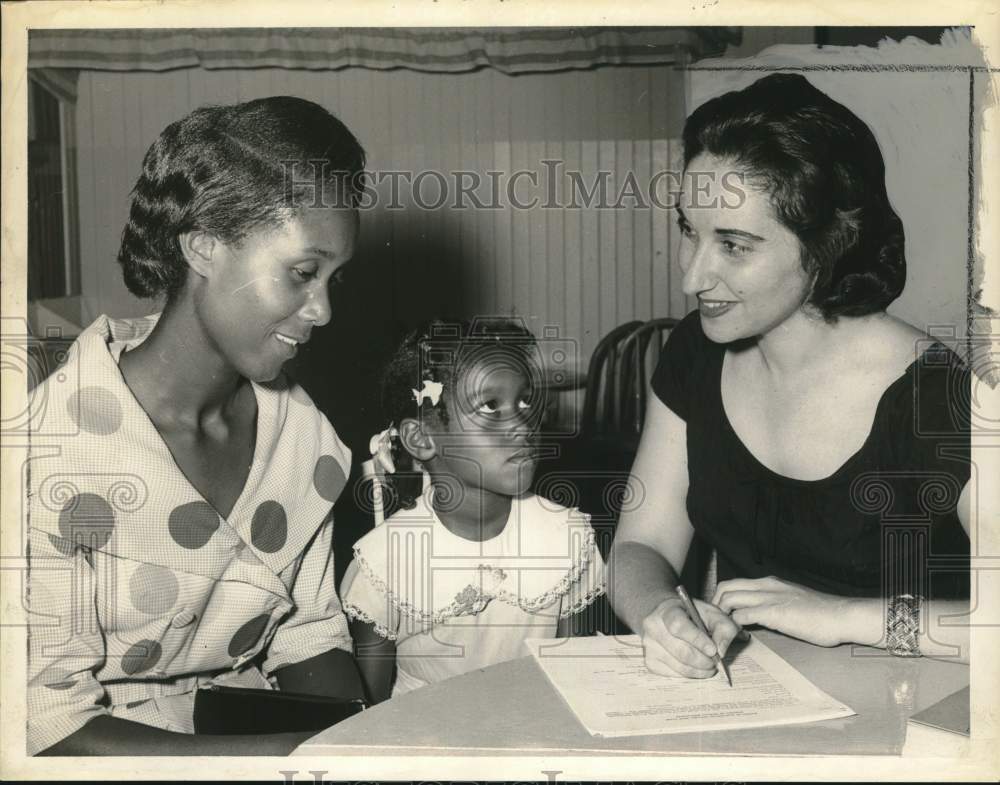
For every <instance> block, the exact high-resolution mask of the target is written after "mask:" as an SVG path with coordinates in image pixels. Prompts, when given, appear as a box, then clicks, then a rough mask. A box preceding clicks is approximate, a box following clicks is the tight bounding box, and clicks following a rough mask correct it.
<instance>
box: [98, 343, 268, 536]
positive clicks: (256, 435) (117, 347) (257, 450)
mask: <svg viewBox="0 0 1000 785" xmlns="http://www.w3.org/2000/svg"><path fill="white" fill-rule="evenodd" d="M147 337H148V334H147V335H145V336H142V337H141V338H140V339H138V340H136V339H130V340H122V339H120V338H117V337H116V336H115V335H114V333H113V331H111V330H110V329H109V338H110V340H109V342H108V344H107V351H108V354H109V355H110V357H111V360H112V362H113V363H114V366H115V371H116V372H117V373H118V380H119V381H120V382H121V385H122V387H123V388H124V390H125V392H126V394H127V395H128V396H129V399H130V400H131V402H132V404H133V405H134V407H135V410H136V411H137V412H139V413H140V415H141V417H142V419H143V423H144V425H146V426H148V427H149V429H150V430H151V432H152V434H154V435H155V437H156V441H157V443H158V444H159V446H160V448H161V449H162V450H163V451H164V452H165V453H166V455H167V456H168V457H169V459H170V462H171V463H172V464H173V466H174V469H176V470H177V473H178V474H179V475H180V476H181V477H183V478H184V481H185V482H186V483H187V485H188V487H189V488H190V489H191V490H192V491H193V492H194V494H195V495H196V496H197V497H198V500H199V501H202V502H204V503H205V504H207V505H208V506H209V507H211V508H212V510H213V511H214V512H215V514H216V515H218V516H219V518H220V519H222V520H223V521H225V522H226V523H229V522H230V520H232V518H233V515H234V514H235V513H236V512H237V511H238V510H239V509H240V508H241V506H242V505H243V504H245V501H246V498H247V496H248V493H249V489H250V488H251V486H252V484H253V483H255V482H256V481H257V479H258V477H257V474H258V472H259V470H260V466H261V460H260V456H261V441H262V439H261V437H262V434H261V427H262V416H261V415H262V411H261V410H262V403H263V401H264V397H265V396H264V394H263V393H264V391H263V389H262V388H261V386H260V385H259V384H257V382H254V381H253V380H252V379H248V380H247V381H248V382H249V383H250V388H251V391H252V392H253V397H254V401H255V408H256V412H255V414H254V425H253V440H254V445H253V455H252V458H251V463H250V471H249V472H247V476H246V479H245V480H244V482H243V487H242V488H240V492H239V494H238V495H237V497H236V500H235V501H234V502H233V506H232V508H231V509H230V510H229V513H228V514H227V515H223V514H222V512H221V511H220V510H219V509H218V508H217V507H216V506H215V505H214V504H212V502H210V501H209V500H208V499H206V498H205V494H203V493H202V492H201V491H200V490H199V489H198V486H197V485H195V483H194V482H193V481H192V480H191V478H190V477H188V475H187V473H186V472H185V471H184V469H183V468H182V467H181V465H180V463H179V462H178V460H177V458H176V456H175V455H174V453H173V451H172V450H171V449H170V445H169V444H168V443H167V440H166V439H164V438H163V434H161V433H160V429H159V428H157V427H156V423H154V422H153V418H152V417H150V415H149V412H148V411H146V409H145V407H144V406H143V405H142V403H140V401H139V399H138V398H137V397H136V395H135V393H134V392H133V390H132V388H131V387H130V386H129V384H128V381H127V380H126V379H125V374H124V373H122V370H121V358H122V356H123V355H124V354H125V353H127V352H128V351H131V350H132V349H134V348H135V347H136V346H138V345H139V344H140V343H142V342H143V341H144V340H145V339H146V338H147ZM265 418H266V419H267V420H269V419H270V418H269V417H267V416H266V414H265Z"/></svg>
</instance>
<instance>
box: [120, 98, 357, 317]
mask: <svg viewBox="0 0 1000 785" xmlns="http://www.w3.org/2000/svg"><path fill="white" fill-rule="evenodd" d="M364 166H365V151H364V150H363V149H362V147H361V145H360V144H359V143H358V140H357V139H356V138H355V137H354V135H353V134H352V133H351V132H350V131H349V130H348V129H347V127H346V126H345V125H344V124H343V123H342V122H340V120H338V119H337V118H336V117H334V116H333V115H331V114H330V113H329V112H328V111H327V110H326V109H324V108H323V107H321V106H319V105H318V104H314V103H312V102H311V101H306V100H304V99H302V98H294V97H290V96H274V97H270V98H260V99H257V100H255V101H247V102H246V103H241V104H234V105H232V106H204V107H201V108H199V109H196V110H194V111H193V112H191V114H189V115H187V117H184V118H182V119H181V120H178V121H176V122H174V123H171V124H170V125H168V126H167V127H166V128H165V129H164V130H163V132H162V133H161V134H160V136H159V138H157V140H156V141H155V142H153V144H152V145H151V146H150V148H149V150H148V151H147V152H146V156H145V158H144V159H143V162H142V174H141V175H140V176H139V179H138V181H137V182H136V184H135V188H133V189H132V206H131V209H130V211H129V218H128V223H127V224H126V225H125V229H124V231H123V232H122V242H121V249H120V250H119V252H118V262H119V263H120V264H121V266H122V269H123V272H124V277H125V284H126V286H128V288H129V291H131V292H132V294H134V295H136V296H137V297H156V296H159V295H162V294H165V295H166V296H167V298H168V299H171V298H173V297H174V296H175V295H176V294H177V292H178V291H180V289H181V287H182V286H183V285H184V281H185V280H186V277H187V270H188V265H187V262H186V261H185V260H184V256H183V255H182V253H181V249H180V245H179V243H178V236H179V235H180V234H182V233H184V232H189V231H193V230H196V229H197V230H202V231H206V232H210V233H212V234H214V235H215V236H216V237H218V238H219V239H220V240H222V241H223V242H225V243H230V244H231V243H239V242H240V241H241V240H242V239H244V238H245V237H246V236H247V234H249V233H250V232H251V231H252V230H255V229H259V228H267V227H274V226H279V225H281V224H282V223H283V222H284V221H285V220H286V219H287V218H288V216H289V213H290V210H291V209H292V208H293V207H294V206H297V205H302V206H314V205H319V204H322V205H325V206H334V205H336V206H352V207H353V206H357V202H358V198H359V196H360V193H361V191H362V190H363V188H364V181H363V178H364ZM320 200H322V201H321V202H320Z"/></svg>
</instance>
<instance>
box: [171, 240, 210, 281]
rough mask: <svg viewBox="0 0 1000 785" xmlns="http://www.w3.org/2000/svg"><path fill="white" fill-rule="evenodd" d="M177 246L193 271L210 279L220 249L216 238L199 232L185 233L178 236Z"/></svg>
mask: <svg viewBox="0 0 1000 785" xmlns="http://www.w3.org/2000/svg"><path fill="white" fill-rule="evenodd" d="M177 244H178V245H179V246H180V247H181V253H182V254H184V260H185V261H186V262H187V263H188V266H189V267H190V268H191V270H192V271H194V272H195V273H197V274H198V275H200V276H202V277H203V278H205V277H208V275H209V274H210V273H211V271H212V259H213V258H214V256H215V255H216V252H217V251H218V247H219V243H218V240H217V239H216V238H215V236H214V235H211V234H209V233H208V232H202V231H197V230H196V231H193V232H184V233H183V234H180V235H178V236H177Z"/></svg>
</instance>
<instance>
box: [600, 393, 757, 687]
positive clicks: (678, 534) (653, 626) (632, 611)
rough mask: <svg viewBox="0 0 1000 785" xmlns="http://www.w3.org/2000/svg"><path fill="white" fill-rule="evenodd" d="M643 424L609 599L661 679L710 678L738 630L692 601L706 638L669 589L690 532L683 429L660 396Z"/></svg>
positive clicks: (615, 551) (652, 401)
mask: <svg viewBox="0 0 1000 785" xmlns="http://www.w3.org/2000/svg"><path fill="white" fill-rule="evenodd" d="M648 401H649V404H648V407H647V413H646V422H645V424H644V426H643V430H642V439H641V440H640V442H639V451H638V453H637V455H636V459H635V463H634V464H633V466H632V472H631V474H630V476H629V484H630V486H631V487H630V489H629V491H630V495H632V497H633V498H637V499H642V503H641V504H638V505H635V507H634V509H630V510H627V511H625V512H623V513H622V516H621V519H620V520H619V522H618V526H617V531H616V533H615V542H614V546H613V547H612V549H611V554H610V556H609V558H608V571H609V572H608V594H609V599H610V601H611V605H612V607H613V608H614V609H615V612H616V613H617V614H618V617H619V618H620V619H621V620H622V621H624V622H625V623H626V624H627V625H628V626H629V627H631V628H632V629H633V630H634V631H635V632H638V633H640V634H641V635H642V639H643V647H644V652H645V658H646V666H647V667H648V668H649V669H650V670H652V671H654V672H656V673H663V674H665V675H676V674H680V675H684V676H692V677H702V678H704V677H708V676H712V675H713V674H714V673H715V662H714V660H713V659H712V658H713V657H714V655H715V653H716V651H717V650H720V651H723V652H724V651H725V650H726V648H727V647H728V646H729V644H730V643H731V642H732V639H733V638H734V637H735V636H736V635H737V634H738V633H739V628H738V627H737V626H736V624H735V623H734V622H733V621H732V620H731V619H730V618H729V616H728V615H726V614H724V613H722V612H721V611H720V610H719V609H718V608H714V607H712V606H710V605H707V604H705V603H701V602H700V601H696V602H698V608H699V610H700V611H701V615H702V618H703V619H704V621H705V624H706V625H707V626H708V629H709V632H710V633H711V635H712V639H711V640H710V639H709V638H708V637H706V636H705V635H704V634H703V633H701V632H700V631H699V629H698V628H697V627H696V626H695V625H694V623H693V622H692V621H691V620H690V619H689V618H688V616H687V613H686V612H685V611H684V608H683V604H682V602H681V600H680V598H679V597H678V596H677V593H676V591H675V588H676V586H677V583H678V577H677V576H678V575H679V574H680V571H681V568H682V567H683V566H684V560H685V558H686V557H687V552H688V548H689V547H690V545H691V540H692V539H693V537H694V529H693V528H692V526H691V521H690V520H689V519H688V515H687V507H686V498H687V489H688V469H687V425H686V423H685V422H684V420H682V419H681V418H680V417H678V416H677V415H676V414H674V413H673V412H672V411H671V410H670V409H669V408H668V407H667V405H666V404H665V403H663V402H662V401H661V400H660V399H659V397H658V396H656V395H648Z"/></svg>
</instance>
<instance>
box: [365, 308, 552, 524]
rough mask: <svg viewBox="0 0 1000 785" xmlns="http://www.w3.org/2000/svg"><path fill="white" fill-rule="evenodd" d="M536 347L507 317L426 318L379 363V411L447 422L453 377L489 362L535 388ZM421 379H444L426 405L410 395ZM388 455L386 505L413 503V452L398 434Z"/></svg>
mask: <svg viewBox="0 0 1000 785" xmlns="http://www.w3.org/2000/svg"><path fill="white" fill-rule="evenodd" d="M537 349H538V343H537V341H536V339H535V336H534V335H533V334H532V333H531V331H530V330H528V329H527V328H526V327H525V326H524V325H523V324H521V323H520V322H518V321H515V320H512V319H506V318H502V317H495V318H494V317H489V318H477V319H475V320H473V321H446V320H441V319H434V320H432V321H429V322H426V323H424V324H422V325H420V326H419V327H417V328H416V329H414V330H412V331H411V332H410V333H408V334H407V335H406V337H405V338H403V340H402V342H401V343H400V344H399V346H398V348H397V349H396V351H395V353H394V354H393V355H392V357H390V358H389V360H388V361H387V362H386V364H385V366H384V367H383V370H382V376H381V380H380V384H379V387H380V392H381V400H382V413H383V415H384V416H385V417H386V418H387V419H388V420H389V421H390V422H392V423H393V425H395V426H397V427H398V426H399V424H400V423H401V422H402V421H403V420H405V419H407V418H409V417H412V418H414V419H420V418H427V417H435V418H437V422H438V423H439V424H441V425H447V424H448V410H447V401H448V400H449V399H450V398H451V397H452V396H453V395H454V392H455V387H456V384H457V382H458V380H460V379H462V378H464V375H465V374H466V373H468V372H469V371H472V370H473V369H476V370H479V369H482V368H483V366H484V365H488V364H493V367H496V366H497V365H506V366H507V367H510V366H513V367H516V368H518V369H519V370H522V372H523V373H525V374H526V375H527V376H528V378H529V379H530V380H531V381H532V382H533V384H534V386H535V388H536V389H538V390H540V389H541V387H542V382H541V377H540V373H541V369H540V365H539V361H538V357H537ZM425 380H429V381H432V382H438V383H440V384H442V385H444V389H443V391H442V394H441V401H440V402H439V403H438V405H437V406H431V403H430V401H428V400H427V399H426V398H424V399H422V400H421V403H420V404H419V405H418V404H417V402H416V399H415V398H414V396H413V391H414V390H421V389H423V385H424V381H425ZM538 410H539V411H540V410H541V407H538ZM392 460H393V463H394V464H395V466H396V473H395V474H387V475H386V480H387V483H388V488H387V490H388V491H389V494H390V496H391V497H392V498H391V500H390V506H393V507H395V506H397V505H398V506H400V507H403V508H404V509H407V510H409V509H412V508H413V506H414V503H415V502H416V499H417V497H418V496H419V495H420V486H421V481H422V478H421V475H420V472H419V471H417V470H416V467H415V466H414V460H413V456H411V455H410V454H409V453H408V452H407V451H406V448H405V447H403V445H402V443H401V442H400V440H399V439H398V438H397V439H393V440H392Z"/></svg>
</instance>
